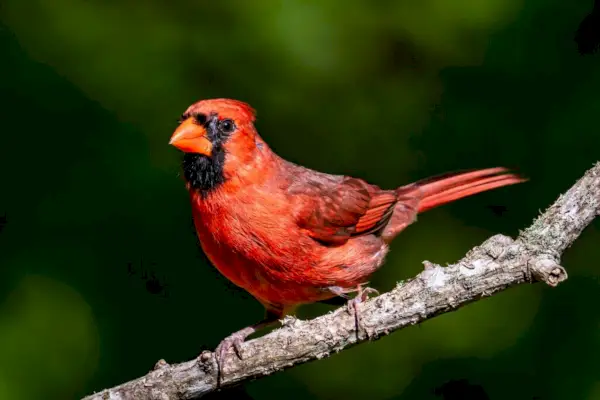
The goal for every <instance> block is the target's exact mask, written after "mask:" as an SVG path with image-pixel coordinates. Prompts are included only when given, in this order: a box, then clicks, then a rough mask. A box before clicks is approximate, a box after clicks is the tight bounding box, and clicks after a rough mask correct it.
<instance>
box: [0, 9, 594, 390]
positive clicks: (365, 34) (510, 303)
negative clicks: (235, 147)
mask: <svg viewBox="0 0 600 400" xmlns="http://www.w3.org/2000/svg"><path fill="white" fill-rule="evenodd" d="M591 8H592V2H591V1H590V0H570V1H562V0H479V1H473V0H452V1H445V0H427V1H425V0H424V1H412V0H400V1H379V2H372V1H368V0H357V1H354V2H333V1H330V2H327V1H320V2H319V1H300V0H285V1H284V0H279V1H275V0H273V1H200V0H199V1H179V2H167V1H159V0H147V1H145V2H139V1H132V0H121V1H100V0H94V1H92V0H55V1H52V2H51V1H42V0H4V1H3V2H2V4H0V102H1V107H0V130H1V132H2V144H1V145H0V182H1V184H2V186H1V195H0V229H1V232H0V265H1V269H0V274H1V275H0V276H1V279H0V303H1V305H0V399H7V400H13V399H14V400H20V399H27V400H28V399H46V400H52V399H77V398H79V397H82V396H83V395H85V394H88V393H91V392H92V391H97V390H100V389H103V388H105V387H110V386H114V385H116V384H119V383H122V382H124V381H127V380H130V379H133V378H136V377H138V376H140V375H142V374H145V373H146V372H147V371H149V370H150V369H151V368H152V367H153V365H154V363H155V362H156V361H157V360H158V359H160V358H164V359H166V360H167V361H168V362H181V361H185V360H189V359H191V358H193V357H195V356H196V355H197V354H199V352H200V351H201V350H203V349H212V348H214V346H216V345H217V344H218V342H219V341H220V339H222V338H223V337H224V336H226V335H228V334H230V333H231V332H233V331H235V330H237V329H240V328H241V327H243V326H246V325H248V324H250V323H253V322H255V321H257V320H258V319H260V318H261V317H262V315H263V310H262V308H261V306H260V305H259V304H258V303H257V302H256V301H254V300H253V299H252V298H251V297H250V296H249V295H247V294H246V293H244V292H242V291H241V290H238V289H237V288H235V287H234V286H233V285H232V284H230V283H228V282H227V281H226V280H225V279H224V278H223V277H221V276H220V275H219V274H218V273H217V272H216V270H214V269H213V268H212V267H211V266H210V265H209V264H208V263H207V261H206V259H205V258H204V256H203V255H202V253H201V251H200V250H199V249H198V245H197V240H196V238H195V236H194V233H193V230H192V227H191V216H190V207H189V204H188V197H187V193H186V191H185V189H184V184H183V181H182V178H181V176H180V172H179V162H180V154H179V153H178V152H177V151H176V150H175V149H174V148H171V147H170V146H168V145H167V141H168V139H169V137H170V135H171V133H172V131H173V129H174V128H175V126H176V120H177V118H178V117H179V115H180V114H181V113H182V112H183V111H184V110H185V108H186V107H187V106H188V105H189V104H191V103H192V102H194V101H196V100H198V99H202V98H211V97H231V98H237V99H240V100H244V101H247V102H249V103H250V104H252V105H253V106H254V107H255V108H256V109H257V110H258V121H257V127H258V129H259V131H260V132H261V134H262V136H263V137H264V138H265V140H266V141H267V142H268V143H269V144H270V145H271V146H272V147H273V148H274V149H275V150H276V151H277V152H278V153H279V154H280V155H282V156H284V157H286V158H288V159H290V160H292V161H294V162H297V163H301V164H303V165H306V166H308V167H312V168H315V169H319V170H323V171H327V172H330V173H344V174H349V175H355V176H359V177H362V178H365V179H367V180H369V181H371V182H373V183H376V184H378V185H380V186H383V187H390V188H391V187H394V186H398V185H400V184H404V183H408V182H410V181H412V180H416V179H419V178H424V177H427V176H429V175H434V174H438V173H442V172H447V171H452V170H456V169H464V168H475V167H489V166H497V165H503V166H509V167H515V168H518V169H519V170H520V171H522V172H523V173H524V174H525V175H527V176H528V177H530V178H531V181H530V182H528V183H527V184H523V185H519V186H513V187H509V188H504V189H501V190H496V191H493V192H489V193H485V194H482V195H478V196H476V197H472V198H468V199H465V200H462V201H460V202H457V203H454V204H451V205H448V206H445V207H443V208H440V209H436V210H434V211H431V212H429V213H427V214H425V215H423V216H422V217H420V218H419V222H418V223H417V224H415V225H413V226H411V227H410V228H409V229H407V230H406V231H405V232H404V233H403V234H402V235H401V236H400V238H399V239H398V240H397V241H396V242H395V243H394V246H393V248H392V252H391V254H390V256H389V261H388V263H387V264H386V265H385V267H384V268H382V269H381V270H380V271H379V272H378V273H377V274H376V275H375V276H374V277H373V279H372V281H371V282H372V284H373V286H374V287H376V288H378V289H380V290H381V291H387V290H389V289H391V288H392V287H394V285H395V284H396V282H397V281H399V280H401V279H406V278H409V277H411V276H414V275H415V274H416V273H418V272H419V271H420V270H421V268H422V265H421V261H422V260H424V259H427V260H431V261H434V262H439V263H447V262H453V261H456V260H457V259H459V258H460V257H461V256H462V255H463V254H464V253H465V252H466V251H467V250H468V249H470V248H471V247H472V246H474V245H476V244H479V243H480V242H482V241H483V240H485V239H486V238H488V237H489V236H491V235H493V234H495V233H503V234H507V235H512V236H515V235H517V234H518V231H519V229H523V228H525V227H526V226H528V225H529V224H530V222H531V221H532V220H533V218H534V217H536V216H537V215H538V213H539V212H540V210H543V209H545V208H546V207H547V206H548V205H549V204H551V202H552V201H554V200H555V198H556V197H557V196H558V195H559V194H560V193H562V192H564V191H565V190H566V189H568V188H569V187H570V186H571V185H572V184H573V183H574V182H575V180H576V179H578V178H579V177H580V176H581V175H582V174H583V173H584V171H585V170H586V169H588V168H589V167H591V166H592V164H593V163H594V162H596V161H598V160H599V159H600V152H599V151H598V148H599V146H600V132H599V129H600V122H599V121H600V119H599V118H598V117H599V116H600V96H599V93H600V54H599V55H589V56H585V57H583V56H581V55H579V54H578V52H577V46H576V44H575V42H574V41H573V36H574V33H575V30H576V29H577V26H578V24H579V23H580V21H581V20H582V19H583V17H584V16H585V15H586V14H588V13H589V12H590V10H591ZM599 228H600V222H595V223H594V224H593V225H592V226H590V227H589V228H588V229H587V230H586V231H585V232H584V234H583V235H582V236H581V237H580V239H579V240H578V241H577V242H576V243H575V244H574V245H573V246H572V247H571V248H570V249H569V250H568V251H567V252H566V254H565V256H564V266H565V267H566V268H567V269H568V272H569V278H570V279H569V280H568V281H567V282H566V283H565V284H563V285H561V286H560V287H559V288H556V289H550V288H547V287H544V286H543V285H529V286H522V287H518V288H514V289H511V290H508V291H506V292H503V293H501V294H499V295H497V296H494V297H492V298H487V299H485V300H482V301H479V302H477V303H475V304H472V305H469V306H467V307H465V308H463V309H461V310H459V311H458V312H455V313H451V314H446V315H443V316H440V317H438V318H435V319H434V320H431V321H428V322H426V323H423V324H421V325H420V326H414V327H410V328H408V329H404V330H402V331H399V332H396V333H394V334H392V335H391V336H389V337H386V338H383V339H382V340H379V341H376V342H373V343H368V344H364V345H361V346H358V347H355V348H353V349H350V350H348V351H344V352H342V353H340V354H337V355H335V356H333V357H331V358H329V359H325V360H321V361H318V362H313V363H309V364H306V365H302V366H299V367H297V368H293V369H290V370H288V371H286V372H284V373H279V374H276V375H274V376H270V377H267V378H265V379H261V380H259V381H256V382H252V383H250V384H247V385H245V386H244V387H243V388H241V389H239V390H237V391H234V392H231V396H232V398H235V397H237V398H248V399H250V398H251V399H257V400H258V399H279V398H286V399H287V398H289V399H298V400H300V399H340V398H345V399H367V398H368V399H381V400H384V399H385V400H388V399H389V400H391V399H402V400H405V399H435V398H444V396H445V398H448V399H449V398H453V397H449V396H450V395H448V394H447V393H444V390H446V389H447V388H449V387H452V388H454V389H456V388H459V389H456V390H458V391H459V392H460V391H461V390H462V391H463V392H462V393H463V394H462V395H461V394H458V397H454V398H458V399H461V398H477V399H483V398H490V399H543V400H550V399H576V400H579V399H600V367H599V361H598V360H599V359H600V307H599V305H600V290H599V289H600V282H599V279H598V277H599V276H600V265H599V264H600V263H599V262H598V260H599V259H600V246H598V243H599V240H600V232H599ZM328 310H331V307H328V306H325V305H311V306H306V307H304V308H303V309H301V311H300V314H299V316H300V317H301V318H310V317H314V316H316V315H319V314H322V313H324V312H327V311H328ZM469 385H470V389H468V390H470V391H471V393H472V394H471V397H468V396H469V395H467V394H465V392H464V391H465V390H467V389H465V387H468V386H469ZM445 388H446V389H445ZM460 388H462V389H460ZM456 390H455V394H456ZM473 393H475V394H473ZM477 393H479V394H477ZM461 396H462V397H461ZM485 396H487V397H485Z"/></svg>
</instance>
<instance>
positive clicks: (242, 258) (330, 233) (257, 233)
mask: <svg viewBox="0 0 600 400" xmlns="http://www.w3.org/2000/svg"><path fill="white" fill-rule="evenodd" d="M183 120H184V122H183V123H182V124H181V125H180V127H179V128H178V129H177V131H176V132H175V134H174V135H173V137H172V139H171V143H172V144H173V145H175V146H176V147H179V148H180V149H183V150H184V151H185V152H186V155H185V158H184V174H185V177H186V180H187V186H188V189H189V192H190V196H191V202H192V211H193V216H194V223H195V227H196V230H197V233H198V238H199V239H200V243H201V246H202V249H203V250H204V252H205V253H206V255H207V256H208V258H209V259H210V261H211V262H212V263H213V264H214V266H215V267H216V268H217V269H218V270H219V271H220V272H221V273H222V274H223V275H225V276H226V277H227V278H228V279H229V280H231V281H232V282H233V283H234V284H236V285H238V286H240V287H242V288H243V289H245V290H247V291H248V292H249V293H250V294H252V295H253V296H254V297H255V298H256V299H257V300H258V301H260V302H261V303H262V304H263V305H264V306H265V308H266V309H267V311H268V316H269V317H268V319H267V320H266V322H264V323H260V324H257V325H255V326H253V327H250V328H246V329H245V330H242V331H240V332H237V333H235V334H234V335H232V336H230V337H229V338H227V339H226V340H225V341H223V342H222V343H221V345H220V348H219V349H218V350H219V351H218V359H219V360H220V361H221V360H222V358H223V357H224V356H225V354H226V351H227V350H228V348H230V347H231V346H232V345H234V346H236V347H238V346H239V344H240V343H241V342H242V341H243V340H244V338H245V337H246V336H247V335H248V334H250V333H252V332H253V331H255V330H256V329H258V328H260V327H262V326H264V325H265V324H267V323H270V322H271V321H273V320H276V319H277V318H280V317H282V316H283V315H285V314H286V313H290V312H292V311H293V310H294V308H295V307H296V306H298V305H299V304H303V303H311V302H315V301H319V300H324V299H328V298H331V297H334V296H336V295H343V293H347V292H352V291H357V290H358V291H359V292H360V291H361V287H360V285H361V284H363V283H365V282H366V281H367V280H368V278H369V276H370V275H371V274H372V273H373V272H375V271H376V270H377V269H378V268H379V267H380V266H381V265H382V263H383V261H384V258H385V255H386V254H387V252H388V245H389V243H390V242H391V241H392V239H394V237H395V236H396V235H397V234H398V233H400V232H401V231H402V230H403V229H404V228H405V227H406V226H408V225H409V224H411V223H412V222H413V221H414V220H415V217H416V215H417V213H419V212H423V211H426V210H429V209H431V208H433V207H436V206H439V205H442V204H445V203H448V202H451V201H454V200H457V199H460V198H463V197H466V196H470V195H474V194H477V193H480V192H483V191H486V190H491V189H494V188H498V187H501V186H506V185H511V184H515V183H519V182H522V181H523V178H521V177H519V176H517V175H515V174H512V173H509V172H508V171H507V170H506V169H505V168H488V169H483V170H475V171H468V172H462V173H453V174H446V175H443V176H438V177H434V178H429V179H426V180H422V181H419V182H415V183H412V184H409V185H405V186H401V187H400V188H398V189H395V190H384V189H381V188H379V187H377V186H375V185H371V184H369V183H367V182H365V181H363V180H361V179H358V178H352V177H348V176H341V175H329V174H325V173H322V172H317V171H314V170H310V169H307V168H304V167H301V166H299V165H296V164H293V163H291V162H288V161H286V160H284V159H282V158H281V157H279V156H277V155H276V154H275V153H274V152H273V151H272V150H271V149H270V148H269V147H268V146H267V144H266V143H264V141H263V140H262V139H261V138H260V136H259V135H258V133H257V132H256V129H255V128H254V125H253V122H254V111H253V110H252V108H250V106H248V105H247V104H245V103H242V102H239V101H235V100H228V99H215V100H204V101H200V102H198V103H196V104H194V105H192V106H191V107H189V108H188V110H187V111H186V112H185V113H184V115H183ZM362 297H364V296H359V298H358V299H357V300H356V302H358V301H360V300H361V298H362Z"/></svg>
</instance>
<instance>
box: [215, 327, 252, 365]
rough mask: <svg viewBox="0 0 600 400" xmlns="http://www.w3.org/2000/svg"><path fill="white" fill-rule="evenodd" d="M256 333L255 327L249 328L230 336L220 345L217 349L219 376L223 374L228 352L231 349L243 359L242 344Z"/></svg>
mask: <svg viewBox="0 0 600 400" xmlns="http://www.w3.org/2000/svg"><path fill="white" fill-rule="evenodd" d="M254 332H256V328H255V327H253V326H249V327H247V328H244V329H242V330H239V331H237V332H235V333H233V334H231V335H229V336H227V337H226V338H225V339H223V340H222V341H221V343H219V345H218V346H217V348H216V349H215V358H216V360H217V367H218V368H219V376H221V375H222V374H223V365H224V362H225V357H227V352H228V351H229V349H231V348H233V350H234V351H235V354H236V355H237V356H238V358H239V359H240V360H241V359H242V343H244V341H245V340H246V338H247V337H248V336H250V335H252V334H253V333H254Z"/></svg>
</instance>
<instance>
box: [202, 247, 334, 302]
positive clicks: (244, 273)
mask: <svg viewBox="0 0 600 400" xmlns="http://www.w3.org/2000/svg"><path fill="white" fill-rule="evenodd" d="M200 241H201V243H202V249H203V251H204V253H205V254H206V256H207V257H208V259H209V260H210V262H211V263H212V264H213V265H214V266H215V268H217V270H218V271H219V272H220V273H221V274H223V275H224V276H225V277H226V278H227V279H228V280H230V281H231V282H232V283H234V284H235V285H237V286H239V287H241V288H243V289H244V290H246V291H247V292H248V293H250V294H251V295H252V296H253V297H255V298H256V299H257V300H258V301H259V302H261V303H263V304H264V305H265V306H266V307H267V308H280V307H282V306H283V307H287V306H291V305H296V304H302V303H312V302H315V301H319V300H323V299H327V298H331V297H333V295H332V293H331V292H330V291H328V290H324V289H325V288H324V287H318V286H315V285H311V284H310V282H307V281H306V279H301V278H300V277H298V278H299V279H298V280H294V278H293V276H294V275H293V274H288V273H287V272H283V271H282V272H281V275H279V274H278V272H277V271H278V270H280V267H281V266H280V265H276V263H277V261H276V260H272V261H271V263H269V264H268V265H265V263H264V259H263V262H257V260H256V259H254V258H249V257H246V256H244V255H242V254H238V253H236V252H233V251H231V249H228V248H222V247H220V246H218V245H216V246H215V245H214V243H212V244H211V243H209V241H206V240H204V241H203V240H202V239H200ZM297 263H298V264H297V265H296V267H297V268H298V270H302V269H305V268H303V266H302V265H300V264H301V261H300V260H297ZM284 275H285V276H284Z"/></svg>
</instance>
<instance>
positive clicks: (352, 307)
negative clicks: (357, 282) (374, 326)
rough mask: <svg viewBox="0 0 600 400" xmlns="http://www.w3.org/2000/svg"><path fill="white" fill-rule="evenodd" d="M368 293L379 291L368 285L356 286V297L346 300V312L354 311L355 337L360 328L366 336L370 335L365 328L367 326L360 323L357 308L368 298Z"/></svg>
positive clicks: (377, 293)
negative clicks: (364, 286) (363, 286)
mask: <svg viewBox="0 0 600 400" xmlns="http://www.w3.org/2000/svg"><path fill="white" fill-rule="evenodd" d="M369 294H376V295H379V291H378V290H377V289H373V288H370V287H366V288H362V287H360V286H359V287H358V288H357V294H356V297H354V298H353V299H352V300H350V301H348V313H350V314H352V313H354V323H355V324H356V336H357V338H358V335H359V332H360V331H361V330H363V331H365V333H366V334H367V337H370V336H371V335H370V334H369V331H368V330H367V328H366V327H365V326H364V325H363V324H362V321H361V319H360V312H359V309H358V305H359V304H360V303H363V302H365V301H367V300H368V299H369Z"/></svg>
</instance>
